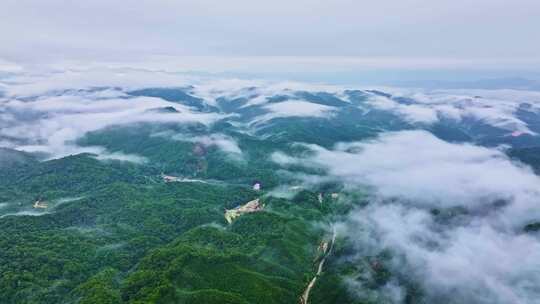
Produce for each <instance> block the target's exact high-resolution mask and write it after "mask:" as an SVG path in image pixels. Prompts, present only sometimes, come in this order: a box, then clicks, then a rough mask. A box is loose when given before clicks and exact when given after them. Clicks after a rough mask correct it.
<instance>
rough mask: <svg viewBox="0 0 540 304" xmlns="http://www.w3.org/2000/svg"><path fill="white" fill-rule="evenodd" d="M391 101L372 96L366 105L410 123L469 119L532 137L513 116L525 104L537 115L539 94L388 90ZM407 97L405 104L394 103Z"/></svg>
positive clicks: (530, 132)
mask: <svg viewBox="0 0 540 304" xmlns="http://www.w3.org/2000/svg"><path fill="white" fill-rule="evenodd" d="M388 91H390V92H392V93H393V98H388V97H384V96H378V95H373V96H370V97H369V99H368V104H369V105H370V106H372V107H374V108H376V109H380V110H384V111H390V112H393V113H396V114H398V115H401V116H403V117H404V118H405V119H406V120H407V121H409V122H412V123H424V124H433V123H436V122H438V121H440V119H441V118H446V119H451V120H454V121H456V122H461V121H463V120H464V119H467V118H470V119H474V120H477V121H481V122H483V123H486V124H488V125H491V126H493V127H496V128H500V129H503V130H508V131H519V132H522V133H525V134H531V135H534V134H535V132H533V131H531V130H530V129H529V127H528V125H527V123H526V122H524V121H522V120H521V119H519V118H518V117H517V116H516V112H517V111H518V110H519V109H520V107H521V106H522V105H523V104H524V103H527V104H529V105H530V106H531V107H530V109H528V111H532V112H534V113H540V94H538V92H527V91H521V92H518V91H511V90H505V91H493V90H492V91H486V90H468V91H467V90H440V91H433V92H422V91H421V90H414V91H403V90H402V89H401V90H400V89H392V88H389V89H388ZM397 98H406V99H407V101H408V102H407V103H400V102H398V101H396V99H397Z"/></svg>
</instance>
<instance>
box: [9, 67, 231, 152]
mask: <svg viewBox="0 0 540 304" xmlns="http://www.w3.org/2000/svg"><path fill="white" fill-rule="evenodd" d="M66 74H68V75H67V76H66V75H64V76H62V77H60V76H58V75H53V76H52V78H53V80H52V81H50V80H48V79H46V78H45V80H43V81H39V80H38V81H37V82H36V83H34V82H29V83H26V84H20V83H16V84H14V85H10V86H9V89H10V90H9V92H10V93H9V95H8V96H7V97H6V98H3V99H0V107H1V109H0V115H1V116H0V118H1V119H0V127H1V128H0V137H1V138H2V141H1V142H2V145H3V146H8V147H11V148H16V149H19V150H23V151H30V152H44V153H47V154H49V155H50V157H53V158H56V157H62V156H66V155H70V154H74V153H82V152H89V153H95V154H100V155H101V157H106V158H111V157H112V158H120V159H124V160H135V158H133V157H127V158H126V157H123V156H120V155H114V154H110V153H109V154H107V152H106V151H104V150H103V149H101V148H99V147H78V146H76V145H75V142H76V140H77V139H79V138H81V137H82V136H84V135H85V134H87V133H88V132H92V131H96V130H100V129H104V128H107V127H111V126H118V125H128V124H136V123H176V124H184V123H202V124H206V125H208V124H211V123H213V122H215V121H217V120H219V119H222V118H223V117H224V116H223V115H221V114H218V113H201V112H197V111H195V110H194V109H192V108H189V107H186V106H183V105H181V104H178V103H172V102H168V101H165V100H163V99H160V98H152V97H134V98H126V95H125V94H124V93H123V91H122V89H119V88H117V89H99V90H95V89H94V90H79V89H80V88H77V87H74V86H76V85H81V86H82V87H81V88H83V89H84V88H85V87H89V86H91V83H92V82H91V81H90V82H86V80H85V81H82V82H79V80H77V79H86V78H85V77H81V78H79V76H80V75H76V76H74V77H75V78H76V79H75V81H72V82H69V81H66V82H65V83H62V84H60V83H57V80H58V79H71V78H70V77H69V76H70V73H69V72H66ZM90 74H91V73H90ZM113 74H114V73H113ZM135 74H137V73H135ZM94 76H95V75H91V76H90V79H92V80H94V78H93V77H94ZM155 76H156V77H157V78H159V73H158V74H157V75H155ZM102 77H104V78H106V77H105V75H102ZM145 77H148V75H145ZM127 78H129V79H131V80H133V78H132V77H127ZM135 78H136V77H135ZM131 80H127V82H128V83H129V82H130V81H131ZM167 81H168V80H167V79H165V81H164V82H167ZM113 83H114V81H113ZM120 83H121V82H118V83H117V84H120ZM94 84H95V83H94ZM133 84H135V85H136V84H137V82H136V81H134V83H133ZM141 84H142V83H141ZM60 88H64V89H74V88H75V90H73V91H68V92H65V91H62V95H61V96H56V94H44V95H40V96H39V97H33V94H36V93H39V92H41V93H43V92H54V91H55V90H59V89H60ZM27 94H28V95H27ZM164 107H173V108H175V109H176V111H177V112H175V113H162V112H158V111H154V110H155V109H158V108H164ZM140 160H141V159H138V160H137V161H140Z"/></svg>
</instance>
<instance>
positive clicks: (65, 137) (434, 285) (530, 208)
mask: <svg viewBox="0 0 540 304" xmlns="http://www.w3.org/2000/svg"><path fill="white" fill-rule="evenodd" d="M151 79H153V78H149V81H150V80H151ZM44 83H45V84H46V85H47V86H46V90H44V91H41V92H36V89H35V88H36V87H38V88H41V86H34V87H25V85H27V84H25V83H23V84H18V85H17V84H10V85H12V86H13V87H11V88H10V89H11V91H10V90H6V91H5V94H4V95H3V96H0V104H1V106H0V126H1V127H2V128H1V130H0V144H1V145H2V146H5V148H1V149H0V247H1V248H3V250H1V251H0V274H1V276H0V298H1V299H3V301H2V303H242V304H245V303H298V302H301V303H321V304H323V303H398V302H400V303H401V302H402V303H480V302H479V301H480V300H479V297H481V298H483V299H484V300H485V299H487V300H486V301H488V300H489V301H491V302H490V303H504V302H505V301H506V300H507V299H508V298H507V297H505V295H508V294H511V295H512V296H513V297H514V299H517V300H516V301H517V302H515V303H526V301H523V299H528V298H527V297H531V299H532V298H534V296H535V295H537V294H538V291H537V288H536V289H535V288H534V286H536V285H535V284H536V283H540V281H539V280H540V278H539V277H538V273H536V272H534V271H535V270H537V269H536V268H535V267H537V263H536V262H534V261H537V260H535V259H534V257H536V256H535V254H536V253H535V252H537V251H535V250H532V249H534V248H540V247H536V246H539V243H540V242H539V241H538V234H537V231H538V229H536V228H535V227H537V225H538V224H537V223H538V222H539V221H540V214H538V212H537V211H536V210H537V208H535V207H534V204H533V203H532V202H536V199H537V198H538V190H537V189H538V188H536V186H537V185H538V177H537V175H536V173H534V172H538V170H539V168H540V165H539V164H540V163H539V158H538V157H537V154H538V150H539V149H540V137H539V136H538V133H540V128H539V126H538V121H540V116H539V115H540V107H539V106H540V99H538V97H539V95H537V94H535V93H534V92H528V91H512V92H511V94H510V93H508V92H506V93H504V94H503V93H501V92H499V91H496V90H495V91H490V90H486V91H484V92H483V93H482V95H481V96H480V95H478V92H477V91H474V90H473V91H470V93H467V90H466V89H467V87H462V89H464V90H463V91H460V92H456V91H453V90H448V91H445V90H438V91H429V90H425V91H415V90H409V89H403V88H375V89H373V88H371V89H362V88H351V87H338V86H322V85H321V86H314V85H299V84H272V83H262V84H261V83H254V84H245V83H243V82H239V81H237V80H235V81H230V82H226V81H223V82H209V83H206V82H204V81H203V82H198V81H194V83H193V84H186V85H184V84H183V83H181V81H180V80H179V81H178V83H179V85H177V86H167V85H163V86H156V85H155V83H154V82H152V84H151V85H149V86H147V87H145V86H143V87H133V86H131V85H125V86H123V85H119V84H118V83H115V84H111V85H110V86H100V87H96V86H93V85H87V86H85V85H81V84H80V82H77V86H71V87H69V88H65V87H64V88H62V87H61V86H64V85H65V83H62V84H61V85H59V87H56V86H53V85H51V82H44ZM516 83H517V84H521V83H523V82H522V81H521V80H520V81H517V82H516ZM495 84H497V85H500V84H501V83H500V82H495ZM7 85H8V84H6V86H7ZM530 85H533V84H532V83H528V85H527V88H530ZM79 86H80V87H79ZM511 87H514V86H511ZM524 88H525V87H522V88H521V89H524ZM30 89H32V90H30ZM10 92H16V93H10ZM25 92H26V93H25ZM255 184H257V185H259V186H260V189H259V187H254V186H253V185H255ZM231 218H232V220H231ZM482 244H486V246H485V247H483V246H482ZM500 244H516V246H517V245H519V246H521V247H520V248H522V249H523V250H517V251H519V252H517V251H516V252H511V253H507V254H502V253H501V252H502V251H501V250H498V251H495V252H492V251H490V250H492V249H493V248H498V247H497V246H500ZM505 246H506V245H505ZM528 249H531V250H528ZM476 252H478V257H477V256H476ZM469 253H472V255H471V254H469ZM482 254H486V255H487V254H497V255H499V254H500V256H499V258H500V259H501V260H502V261H504V263H502V264H504V265H509V264H511V263H515V264H516V265H521V264H520V263H524V264H523V267H517V268H519V269H514V268H509V269H506V268H504V267H505V266H504V265H495V264H493V263H497V258H494V260H493V263H492V261H491V258H490V257H488V256H482ZM477 258H478V259H481V261H482V263H480V260H477ZM469 261H472V262H474V263H475V264H474V265H475V266H474V267H476V268H474V273H473V274H471V275H473V276H474V278H473V281H474V282H470V281H468V277H467V276H462V275H460V273H462V272H464V271H465V268H464V267H473V266H471V265H470V264H468V263H469ZM454 262H455V263H454ZM493 269H496V270H497V271H495V270H493ZM527 269H528V270H527ZM471 271H472V270H471ZM465 272H466V271H465ZM493 281H497V282H499V284H500V285H497V286H499V287H501V288H498V287H497V288H496V287H494V286H491V285H489V284H488V282H493ZM525 283H527V284H525ZM525 285H526V286H529V287H530V288H529V287H527V288H522V287H523V286H525ZM501 289H504V290H505V291H507V293H505V295H500V294H499V292H500V290H501ZM525 289H526V290H525ZM302 301H304V302H302ZM507 303H509V302H507ZM530 303H533V302H530Z"/></svg>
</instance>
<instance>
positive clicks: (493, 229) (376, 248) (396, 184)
mask: <svg viewBox="0 0 540 304" xmlns="http://www.w3.org/2000/svg"><path fill="white" fill-rule="evenodd" d="M309 147H310V148H311V149H312V150H313V151H314V152H315V154H314V156H312V157H311V158H308V159H307V160H301V159H294V158H291V157H285V156H284V155H282V154H279V155H276V157H274V158H273V159H274V161H277V162H279V163H282V164H291V163H297V164H304V165H307V166H318V167H323V168H326V169H327V174H328V177H329V178H332V179H337V180H340V181H342V182H344V183H345V184H346V185H348V186H349V187H355V188H358V187H363V188H364V189H366V191H368V193H370V194H371V196H372V202H371V204H370V205H368V207H365V208H360V209H358V210H357V211H355V212H353V213H352V214H351V215H350V216H349V217H348V219H347V220H346V221H344V222H343V223H341V225H340V227H341V233H343V234H344V235H347V236H349V237H350V238H351V239H352V240H353V243H354V246H355V248H356V250H357V254H358V256H357V257H356V258H361V257H363V256H374V255H377V254H379V253H381V252H383V250H386V249H390V250H392V251H393V252H394V258H393V259H392V260H391V261H389V262H388V267H390V268H391V269H392V271H394V272H395V273H401V274H402V275H403V276H406V277H412V278H414V279H415V280H417V281H419V282H421V284H422V287H423V289H424V291H425V292H426V294H427V297H428V300H429V301H431V302H437V301H447V300H450V299H453V300H452V301H451V303H463V302H467V303H538V299H539V298H540V289H538V286H540V262H539V261H540V251H539V249H540V240H539V239H538V238H537V237H536V236H533V235H528V234H524V233H523V227H524V226H525V225H526V224H528V223H530V222H531V221H538V220H539V219H540V208H538V202H539V201H540V190H539V189H540V178H539V177H538V176H536V175H535V174H534V173H533V172H532V171H531V170H530V169H529V168H527V167H524V166H523V165H521V164H517V163H514V162H512V161H510V160H509V159H508V158H507V157H506V156H505V155H504V153H502V152H501V151H499V150H495V149H488V148H484V147H478V146H474V145H470V144H451V143H447V142H444V141H442V140H440V139H437V138H436V137H434V136H433V135H431V134H430V133H428V132H425V131H402V132H396V133H384V134H382V135H381V136H380V137H379V138H377V139H374V140H370V141H366V142H356V143H344V144H339V145H337V146H336V147H335V148H334V149H332V150H328V149H325V148H322V147H319V146H315V145H309ZM328 177H327V178H328ZM455 207H459V208H461V209H453V208H455ZM433 210H438V211H437V212H438V213H433ZM452 210H454V211H452ZM459 210H463V211H459ZM439 212H440V213H439ZM448 212H450V213H448ZM452 212H454V213H452ZM436 214H443V215H447V216H448V214H450V215H449V217H448V218H446V219H444V220H443V215H440V216H437V215H436ZM359 265H362V264H361V263H360V262H359ZM402 294H404V293H402Z"/></svg>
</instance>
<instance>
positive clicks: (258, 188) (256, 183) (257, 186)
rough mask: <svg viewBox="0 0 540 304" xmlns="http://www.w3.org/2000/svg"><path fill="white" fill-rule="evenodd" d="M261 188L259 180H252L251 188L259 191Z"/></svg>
mask: <svg viewBox="0 0 540 304" xmlns="http://www.w3.org/2000/svg"><path fill="white" fill-rule="evenodd" d="M261 188H262V184H261V182H259V181H255V182H253V190H255V191H259V190H261Z"/></svg>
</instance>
